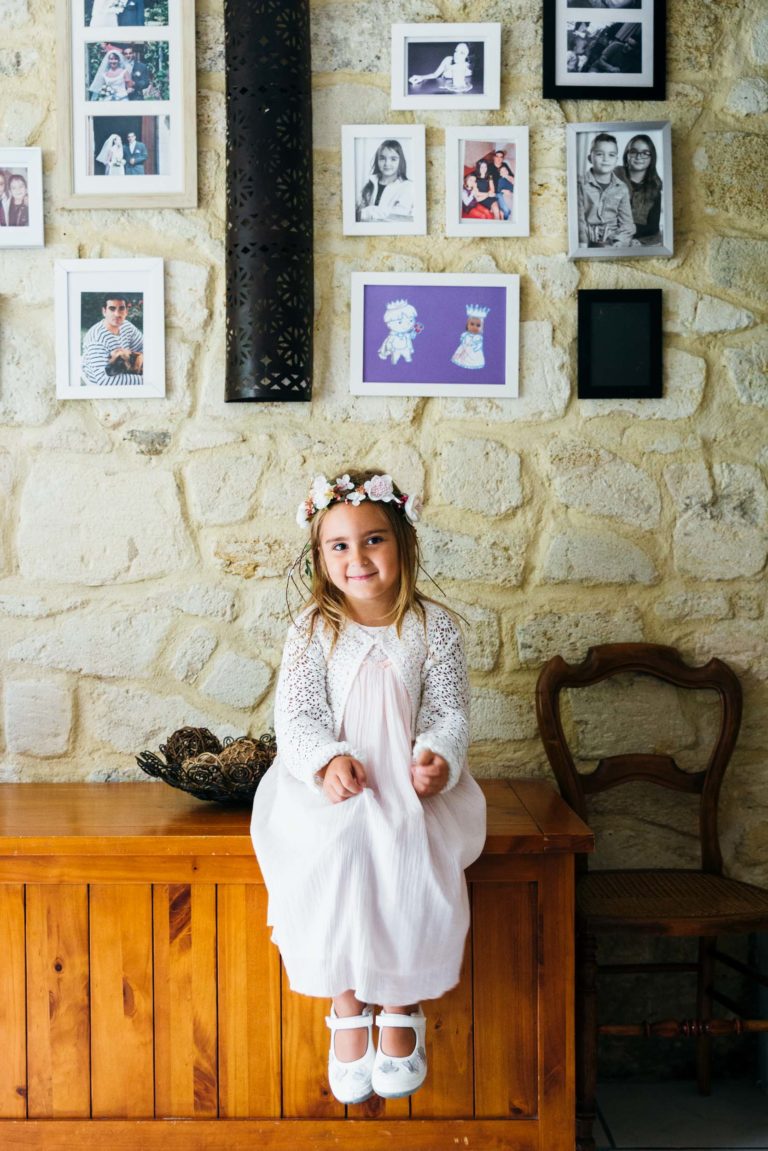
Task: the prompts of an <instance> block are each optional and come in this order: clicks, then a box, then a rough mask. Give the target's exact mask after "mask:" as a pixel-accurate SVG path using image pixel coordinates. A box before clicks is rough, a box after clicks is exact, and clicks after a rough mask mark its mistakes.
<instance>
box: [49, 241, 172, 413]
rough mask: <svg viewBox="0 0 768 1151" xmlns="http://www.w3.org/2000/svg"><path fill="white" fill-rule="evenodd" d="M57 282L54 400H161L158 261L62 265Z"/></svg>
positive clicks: (162, 315) (162, 330) (57, 270)
mask: <svg viewBox="0 0 768 1151" xmlns="http://www.w3.org/2000/svg"><path fill="white" fill-rule="evenodd" d="M55 280H56V395H57V396H58V397H59V398H60V399H62V400H84V399H86V400H87V399H104V398H107V397H109V398H110V399H126V400H127V399H134V398H135V397H136V396H142V397H144V398H153V399H157V398H161V397H162V396H164V395H165V308H164V303H163V261H162V260H159V259H144V260H60V261H59V262H58V263H57V264H56V265H55Z"/></svg>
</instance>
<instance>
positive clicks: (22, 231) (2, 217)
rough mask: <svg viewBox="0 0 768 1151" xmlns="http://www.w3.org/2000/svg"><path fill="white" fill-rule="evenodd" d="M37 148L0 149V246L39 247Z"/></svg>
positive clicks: (40, 214)
mask: <svg viewBox="0 0 768 1151" xmlns="http://www.w3.org/2000/svg"><path fill="white" fill-rule="evenodd" d="M44 243H45V230H44V227H43V161H42V151H41V149H40V148H0V248H42V247H43V245H44Z"/></svg>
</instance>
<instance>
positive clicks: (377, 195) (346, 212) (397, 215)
mask: <svg viewBox="0 0 768 1151" xmlns="http://www.w3.org/2000/svg"><path fill="white" fill-rule="evenodd" d="M341 165H342V189H343V207H342V212H343V223H344V235H345V236H423V235H425V234H426V231H427V178H426V163H425V152H424V125H423V124H345V125H344V126H343V127H342V129H341Z"/></svg>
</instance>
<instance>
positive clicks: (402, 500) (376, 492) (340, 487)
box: [296, 474, 422, 528]
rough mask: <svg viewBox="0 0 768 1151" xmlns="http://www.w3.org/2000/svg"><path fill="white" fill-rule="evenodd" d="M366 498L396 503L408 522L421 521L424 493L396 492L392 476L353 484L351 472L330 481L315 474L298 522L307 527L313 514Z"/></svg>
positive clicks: (374, 477)
mask: <svg viewBox="0 0 768 1151" xmlns="http://www.w3.org/2000/svg"><path fill="white" fill-rule="evenodd" d="M363 500H373V501H374V502H377V501H379V500H380V501H381V502H382V503H385V504H394V505H395V507H396V508H398V509H399V511H401V512H402V513H403V515H404V516H405V518H406V519H407V520H408V522H409V523H411V524H415V523H418V521H419V519H420V517H421V508H422V502H421V496H417V495H412V496H406V495H399V496H398V495H396V493H395V488H394V484H393V483H392V476H372V477H371V479H369V480H366V481H365V482H364V483H362V484H357V485H355V484H353V483H352V481H351V480H350V478H349V476H348V475H346V474H345V475H343V476H339V477H338V479H337V480H336V482H335V483H333V484H332V483H331V482H330V481H329V480H327V479H326V478H325V476H315V478H314V479H313V481H312V486H311V487H310V489H309V495H308V496H307V498H306V499H305V500H302V502H301V503H300V504H299V509H298V511H297V512H296V523H297V524H298V525H299V527H300V528H303V527H306V526H307V524H308V523H309V522H310V521H311V519H312V517H313V516H314V515H316V514H317V512H319V511H321V510H322V509H323V508H327V507H330V505H331V504H352V505H353V506H354V507H357V505H358V504H361V503H362V502H363Z"/></svg>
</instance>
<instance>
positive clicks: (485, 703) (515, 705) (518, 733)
mask: <svg viewBox="0 0 768 1151" xmlns="http://www.w3.org/2000/svg"><path fill="white" fill-rule="evenodd" d="M537 730H538V729H537V727H536V714H535V712H534V704H533V699H532V697H531V696H530V695H513V694H512V693H511V692H502V691H493V690H492V689H491V688H483V687H480V688H475V689H474V690H473V692H472V739H473V740H474V741H476V742H480V741H488V742H498V741H506V740H519V739H533V738H534V736H535V735H536V734H537Z"/></svg>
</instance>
